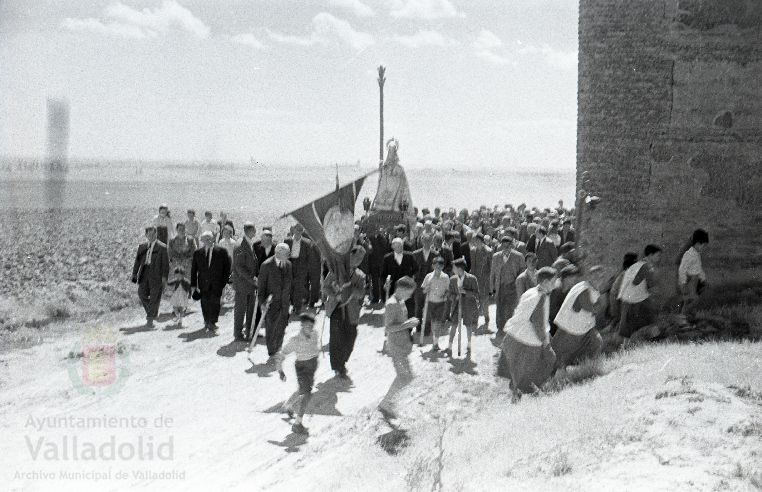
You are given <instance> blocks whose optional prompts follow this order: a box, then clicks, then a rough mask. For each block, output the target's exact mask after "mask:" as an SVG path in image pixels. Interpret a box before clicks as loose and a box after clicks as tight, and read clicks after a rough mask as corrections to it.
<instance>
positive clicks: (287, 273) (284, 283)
mask: <svg viewBox="0 0 762 492" xmlns="http://www.w3.org/2000/svg"><path fill="white" fill-rule="evenodd" d="M292 275H293V273H292V271H291V262H290V261H288V260H284V261H283V265H282V267H281V268H278V266H277V264H276V262H275V258H274V257H273V258H268V259H267V260H265V262H264V263H262V266H261V267H260V268H259V278H258V283H259V304H260V305H262V306H264V303H265V302H266V301H267V297H268V296H271V295H272V296H273V299H272V302H273V304H272V305H271V307H272V306H278V305H279V306H281V308H283V309H286V310H287V311H288V307H289V305H290V304H291V281H292Z"/></svg>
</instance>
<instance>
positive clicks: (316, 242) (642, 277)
mask: <svg viewBox="0 0 762 492" xmlns="http://www.w3.org/2000/svg"><path fill="white" fill-rule="evenodd" d="M385 146H386V149H385V150H386V152H385V154H386V157H385V159H384V161H383V162H382V163H381V164H380V166H379V169H378V170H377V171H374V173H378V188H377V192H376V196H375V200H373V201H371V200H369V199H366V200H365V201H364V203H363V209H364V212H363V213H362V214H361V215H360V216H359V218H356V216H355V202H356V200H357V197H358V193H359V190H360V189H361V187H362V185H363V183H364V181H365V180H366V179H367V178H368V177H369V176H370V175H371V174H374V173H370V174H368V175H366V176H362V177H360V178H358V179H356V180H355V181H353V182H351V183H349V184H346V185H343V186H340V184H339V182H338V176H337V180H336V189H335V190H334V191H333V192H331V193H329V194H327V195H325V196H323V197H322V198H319V199H317V200H315V201H313V202H310V203H308V204H307V205H304V206H303V207H301V208H299V209H297V210H294V211H292V212H290V213H289V214H286V215H288V216H291V217H292V218H293V219H295V221H296V224H295V225H293V226H292V227H291V228H290V231H289V233H288V235H287V237H284V238H278V239H277V240H276V239H275V238H274V237H273V231H272V226H265V227H263V228H262V231H261V233H260V235H259V237H257V226H256V224H254V223H253V222H250V221H246V222H244V223H243V224H242V230H243V234H242V236H241V238H240V239H235V238H234V235H235V225H234V224H233V222H232V221H231V220H229V219H228V218H227V215H226V214H225V213H224V212H221V213H220V216H219V219H218V220H216V221H215V220H214V219H213V214H212V212H211V211H207V212H205V214H204V215H205V218H204V220H203V221H201V222H199V221H198V220H197V219H196V218H195V211H194V210H188V216H187V220H185V221H183V222H177V223H174V221H173V220H172V219H171V218H170V215H169V210H168V208H167V206H166V205H162V206H161V207H160V208H159V214H158V215H157V216H156V217H154V219H153V221H152V223H151V224H149V225H147V226H146V227H145V235H146V238H147V242H146V243H144V244H141V245H140V247H139V248H138V251H137V255H136V258H135V263H134V268H133V278H132V280H133V282H134V283H137V284H138V294H139V296H140V299H141V302H142V304H143V307H144V309H145V312H146V323H147V325H148V326H152V324H153V320H154V319H155V318H156V316H157V313H158V309H159V304H160V302H161V300H162V296H163V293H164V292H165V291H168V290H171V291H172V292H171V296H170V302H171V304H172V307H173V312H174V315H175V317H176V322H177V323H178V325H181V324H182V319H183V314H184V313H185V312H186V310H187V309H188V305H189V302H190V301H189V299H190V300H194V301H200V304H201V310H202V312H203V318H204V323H205V329H206V330H207V331H209V332H210V333H212V334H215V333H216V331H217V329H218V328H217V321H218V317H219V315H220V309H221V306H222V304H224V303H225V302H230V301H231V300H232V304H233V308H234V324H233V333H234V338H235V341H237V342H241V343H246V344H248V349H247V350H248V351H249V354H250V357H251V356H252V354H255V353H256V352H258V351H259V350H260V349H259V348H258V344H260V341H261V342H262V343H261V345H263V346H264V347H263V348H266V351H267V356H268V359H267V364H270V365H273V366H274V367H275V369H276V370H277V372H278V373H279V375H280V378H281V379H282V380H284V381H285V380H286V375H285V372H284V370H283V363H284V360H285V358H286V357H287V356H288V355H290V354H292V353H293V354H294V355H295V358H296V361H295V369H296V375H297V380H298V381H297V383H298V389H297V390H296V392H295V393H294V394H293V395H292V396H291V397H290V398H289V399H288V400H287V401H286V402H285V404H284V405H283V407H284V408H283V411H284V412H285V413H287V414H288V416H289V419H293V424H292V431H293V432H294V433H297V434H306V433H308V432H309V431H308V429H307V428H306V427H305V426H304V424H303V418H304V415H305V413H306V412H307V411H308V409H309V402H310V397H311V394H312V391H313V387H314V385H315V381H314V379H315V371H316V369H317V366H318V360H319V359H318V356H319V355H320V353H321V351H322V350H323V347H324V345H323V338H324V333H323V332H324V331H325V327H324V325H325V320H327V321H328V325H329V329H328V334H327V337H328V342H327V347H328V352H329V354H330V357H329V361H330V365H331V369H332V370H333V371H334V374H335V376H336V377H337V378H341V379H346V380H349V378H350V375H349V371H348V368H347V366H348V363H349V362H350V359H351V356H352V352H353V347H354V345H355V341H356V339H357V337H358V324H359V319H360V315H361V311H362V310H380V311H382V312H383V323H384V328H385V340H384V344H383V347H381V352H382V353H383V354H384V355H386V356H388V357H389V358H390V359H391V364H390V370H393V371H394V373H395V376H396V377H395V379H394V381H393V382H392V385H391V387H390V388H389V390H388V392H387V393H386V395H384V397H383V398H382V400H381V402H380V404H379V405H378V410H379V412H381V413H382V415H383V416H384V418H385V419H387V420H388V421H394V420H395V419H397V415H398V411H397V408H396V397H397V395H398V394H399V393H400V391H401V390H402V389H404V388H405V387H406V386H408V385H409V384H410V383H411V382H412V381H413V380H414V374H413V372H412V370H411V367H410V357H411V354H412V353H413V347H414V346H416V345H418V346H420V347H422V350H424V348H425V347H428V346H430V349H429V350H430V352H429V353H436V354H441V355H442V356H445V357H448V358H455V357H457V358H463V359H465V360H470V359H471V357H472V340H473V337H475V336H493V335H494V343H493V345H494V346H495V347H496V349H495V350H496V351H497V352H498V354H499V355H498V357H497V363H496V366H495V367H494V368H493V369H492V370H493V371H494V373H495V374H497V375H498V376H501V377H504V378H507V379H508V380H509V381H510V387H511V391H512V394H513V401H514V402H518V401H519V400H520V399H521V396H522V395H524V394H533V393H538V392H540V391H541V388H542V386H543V384H544V383H545V382H546V381H548V379H549V378H551V377H552V375H553V374H554V372H555V371H557V370H559V369H561V368H565V367H566V366H568V365H573V364H577V363H579V362H581V361H584V360H585V359H588V358H592V357H596V356H597V355H598V354H600V352H601V350H602V348H603V338H602V335H601V332H604V333H607V334H609V335H611V338H612V339H613V340H615V342H616V343H617V344H619V345H626V344H627V343H628V340H629V339H630V337H631V336H632V335H633V333H635V332H636V331H637V330H639V329H640V328H643V327H645V326H647V325H649V324H652V323H653V322H654V320H655V317H656V314H657V313H656V308H655V305H654V303H653V302H652V292H653V289H654V288H655V287H656V283H657V276H656V275H655V269H656V268H657V265H658V264H659V257H660V254H661V249H660V248H659V247H658V246H656V245H653V244H648V245H645V246H644V248H643V254H642V255H640V256H639V255H638V254H637V253H636V252H625V253H623V262H622V268H621V271H620V272H619V273H618V274H617V275H615V276H613V277H611V276H607V275H606V274H605V271H604V269H603V268H602V267H601V266H598V265H593V266H589V267H587V266H586V264H585V262H584V259H585V256H584V251H582V250H581V248H579V247H577V244H578V243H577V239H578V238H576V237H575V234H576V231H575V228H574V227H573V224H574V222H575V219H576V217H575V208H574V207H572V208H569V209H567V208H565V207H564V203H563V202H562V201H559V202H558V206H557V207H556V208H554V209H550V208H545V209H538V208H536V207H534V208H529V207H527V205H525V204H520V205H517V206H513V205H512V204H505V205H494V206H492V207H491V208H490V207H487V206H486V205H485V206H481V207H479V208H478V209H476V210H471V211H469V210H465V209H462V210H455V209H452V208H449V209H443V208H441V207H435V208H433V209H430V208H421V209H418V208H417V207H416V206H414V205H413V202H412V198H411V195H410V188H409V184H408V181H407V177H406V175H405V171H404V169H403V168H402V166H401V165H400V163H399V155H398V151H399V142H398V141H397V140H396V139H390V140H389V141H388V142H386V144H385ZM286 215H284V217H283V218H285V217H286ZM708 241H709V238H708V234H707V233H706V232H705V231H703V230H697V231H695V233H694V234H693V237H692V238H691V241H690V244H689V247H687V248H686V249H685V252H684V254H683V255H682V257H681V261H680V264H679V267H678V281H679V288H680V292H681V294H682V303H681V305H680V307H679V308H680V309H681V310H687V309H690V307H691V305H692V304H693V303H695V301H696V299H697V298H698V295H699V294H700V293H701V291H702V289H703V287H704V285H705V283H706V276H705V274H704V271H703V269H702V266H701V252H702V250H703V248H704V247H705V245H706V244H707V243H708ZM493 304H494V313H495V314H494V318H493V317H491V316H490V312H491V310H490V306H491V305H493ZM289 320H299V322H300V324H301V329H300V331H299V332H298V333H297V334H296V335H295V336H294V337H292V338H291V339H290V340H288V341H286V342H285V343H284V338H285V331H286V326H287V325H288V323H289ZM321 320H322V325H323V326H322V327H321ZM262 339H263V340H262ZM419 353H422V352H419ZM360 363H361V361H360ZM354 383H355V384H362V382H361V381H354Z"/></svg>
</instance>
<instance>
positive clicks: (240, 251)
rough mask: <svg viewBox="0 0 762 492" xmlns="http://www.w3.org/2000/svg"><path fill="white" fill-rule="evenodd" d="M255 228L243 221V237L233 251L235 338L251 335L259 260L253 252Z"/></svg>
mask: <svg viewBox="0 0 762 492" xmlns="http://www.w3.org/2000/svg"><path fill="white" fill-rule="evenodd" d="M256 234H257V228H256V226H255V225H254V223H253V222H244V224H243V238H242V239H241V242H240V243H239V244H238V246H236V248H235V251H234V252H233V288H234V289H235V308H234V311H233V336H234V337H235V339H236V340H239V341H243V340H248V339H249V338H250V337H251V323H252V321H253V315H254V304H256V303H255V302H254V299H255V297H254V296H256V294H257V275H258V274H259V261H258V260H257V254H256V253H255V252H254V236H255V235H256Z"/></svg>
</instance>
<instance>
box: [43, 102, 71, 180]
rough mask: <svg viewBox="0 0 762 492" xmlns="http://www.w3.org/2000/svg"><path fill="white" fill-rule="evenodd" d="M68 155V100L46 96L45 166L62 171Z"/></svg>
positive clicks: (66, 163)
mask: <svg viewBox="0 0 762 492" xmlns="http://www.w3.org/2000/svg"><path fill="white" fill-rule="evenodd" d="M68 156H69V102H68V101H66V100H64V99H51V98H48V153H47V162H46V165H47V166H46V167H47V169H48V170H50V171H54V170H56V171H63V170H66V169H67V167H68Z"/></svg>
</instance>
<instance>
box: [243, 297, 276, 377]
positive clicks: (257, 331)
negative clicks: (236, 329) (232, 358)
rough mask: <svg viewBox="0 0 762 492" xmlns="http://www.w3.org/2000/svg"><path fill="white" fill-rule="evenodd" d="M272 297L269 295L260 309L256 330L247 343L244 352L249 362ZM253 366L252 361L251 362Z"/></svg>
mask: <svg viewBox="0 0 762 492" xmlns="http://www.w3.org/2000/svg"><path fill="white" fill-rule="evenodd" d="M272 300H273V296H272V294H270V295H269V296H268V297H267V301H265V307H263V308H262V316H261V317H260V318H259V324H258V325H257V329H256V330H255V331H254V335H252V337H251V342H249V346H248V348H247V349H246V351H247V352H248V353H249V360H250V361H251V351H252V350H253V348H254V346H255V345H256V344H257V337H258V336H259V331H260V330H261V329H262V326H263V325H264V324H265V318H266V317H267V310H268V309H269V308H270V302H272ZM251 363H252V364H253V363H254V361H251Z"/></svg>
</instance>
